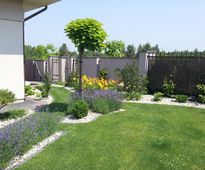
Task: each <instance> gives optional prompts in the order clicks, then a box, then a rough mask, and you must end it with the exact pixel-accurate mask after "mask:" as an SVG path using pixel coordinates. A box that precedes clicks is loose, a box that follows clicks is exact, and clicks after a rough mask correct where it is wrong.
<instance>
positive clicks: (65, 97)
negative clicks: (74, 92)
mask: <svg viewBox="0 0 205 170" xmlns="http://www.w3.org/2000/svg"><path fill="white" fill-rule="evenodd" d="M50 95H51V96H52V98H53V102H52V103H51V104H49V106H47V107H46V108H43V109H42V111H43V112H44V111H49V112H51V113H58V114H60V115H61V116H65V113H66V112H67V107H68V102H69V98H70V92H69V91H68V90H65V89H64V88H59V87H52V88H51V90H50Z"/></svg>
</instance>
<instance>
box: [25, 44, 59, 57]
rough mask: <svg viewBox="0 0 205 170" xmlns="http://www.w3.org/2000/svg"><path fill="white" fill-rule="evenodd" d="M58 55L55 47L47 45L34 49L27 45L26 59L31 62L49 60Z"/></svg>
mask: <svg viewBox="0 0 205 170" xmlns="http://www.w3.org/2000/svg"><path fill="white" fill-rule="evenodd" d="M54 55H58V52H57V50H56V48H55V47H54V45H52V44H47V45H46V46H45V45H37V46H36V47H32V46H30V45H25V58H26V59H31V60H47V59H48V57H50V56H54Z"/></svg>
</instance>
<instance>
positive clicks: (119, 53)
mask: <svg viewBox="0 0 205 170" xmlns="http://www.w3.org/2000/svg"><path fill="white" fill-rule="evenodd" d="M124 52H125V43H124V42H123V41H108V42H107V43H106V47H105V54H106V55H107V56H109V57H124V56H125V53H124Z"/></svg>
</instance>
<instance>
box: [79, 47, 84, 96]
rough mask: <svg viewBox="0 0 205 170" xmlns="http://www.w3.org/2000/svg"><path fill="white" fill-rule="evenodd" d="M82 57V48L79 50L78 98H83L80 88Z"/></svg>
mask: <svg viewBox="0 0 205 170" xmlns="http://www.w3.org/2000/svg"><path fill="white" fill-rule="evenodd" d="M83 55H84V48H80V49H79V96H80V97H81V99H82V97H83V88H82V84H83V83H82V64H83V60H82V58H83Z"/></svg>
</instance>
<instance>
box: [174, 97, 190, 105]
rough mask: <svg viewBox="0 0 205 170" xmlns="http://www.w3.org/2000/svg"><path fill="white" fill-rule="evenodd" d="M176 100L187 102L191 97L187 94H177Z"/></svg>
mask: <svg viewBox="0 0 205 170" xmlns="http://www.w3.org/2000/svg"><path fill="white" fill-rule="evenodd" d="M175 98H176V101H177V102H179V103H186V102H187V100H188V99H189V98H188V96H187V95H176V97H175Z"/></svg>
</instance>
